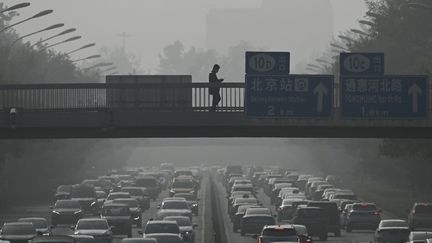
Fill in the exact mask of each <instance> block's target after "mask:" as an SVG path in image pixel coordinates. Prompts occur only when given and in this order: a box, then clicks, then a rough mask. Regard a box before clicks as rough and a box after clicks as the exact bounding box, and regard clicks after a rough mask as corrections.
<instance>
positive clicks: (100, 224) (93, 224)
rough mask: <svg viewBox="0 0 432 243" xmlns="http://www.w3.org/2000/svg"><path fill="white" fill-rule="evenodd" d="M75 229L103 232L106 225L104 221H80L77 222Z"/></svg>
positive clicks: (106, 227)
mask: <svg viewBox="0 0 432 243" xmlns="http://www.w3.org/2000/svg"><path fill="white" fill-rule="evenodd" d="M77 229H78V230H87V229H95V230H98V229H99V230H104V229H108V223H107V222H106V221H105V220H82V221H79V222H78V226H77Z"/></svg>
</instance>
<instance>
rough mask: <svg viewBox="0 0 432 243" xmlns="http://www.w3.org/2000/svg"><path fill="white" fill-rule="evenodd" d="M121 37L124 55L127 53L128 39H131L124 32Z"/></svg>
mask: <svg viewBox="0 0 432 243" xmlns="http://www.w3.org/2000/svg"><path fill="white" fill-rule="evenodd" d="M119 36H120V37H121V38H122V41H123V44H122V51H123V53H125V52H126V39H127V38H129V37H130V35H128V34H127V33H126V32H123V33H121V34H119Z"/></svg>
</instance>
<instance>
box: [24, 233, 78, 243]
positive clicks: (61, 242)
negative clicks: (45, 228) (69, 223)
mask: <svg viewBox="0 0 432 243" xmlns="http://www.w3.org/2000/svg"><path fill="white" fill-rule="evenodd" d="M30 243H78V241H77V240H76V239H75V238H73V237H71V236H68V235H55V236H54V235H50V236H38V237H35V238H33V239H32V240H31V241H30Z"/></svg>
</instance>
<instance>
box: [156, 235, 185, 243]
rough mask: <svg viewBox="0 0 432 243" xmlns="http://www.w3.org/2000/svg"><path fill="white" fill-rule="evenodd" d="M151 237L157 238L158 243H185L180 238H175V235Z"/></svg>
mask: <svg viewBox="0 0 432 243" xmlns="http://www.w3.org/2000/svg"><path fill="white" fill-rule="evenodd" d="M151 237H152V238H155V239H156V240H157V242H158V243H183V242H184V241H183V240H182V239H181V238H180V237H179V236H175V235H157V236H151Z"/></svg>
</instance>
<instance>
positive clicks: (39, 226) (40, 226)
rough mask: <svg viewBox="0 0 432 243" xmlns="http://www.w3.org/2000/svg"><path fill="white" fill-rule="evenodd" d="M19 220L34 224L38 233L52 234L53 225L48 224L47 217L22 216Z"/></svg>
mask: <svg viewBox="0 0 432 243" xmlns="http://www.w3.org/2000/svg"><path fill="white" fill-rule="evenodd" d="M18 222H28V223H32V224H33V226H34V227H35V228H36V232H37V234H38V235H50V234H51V226H50V225H48V221H47V220H46V218H40V217H39V218H38V217H31V218H20V219H18Z"/></svg>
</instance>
